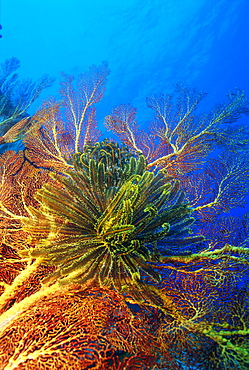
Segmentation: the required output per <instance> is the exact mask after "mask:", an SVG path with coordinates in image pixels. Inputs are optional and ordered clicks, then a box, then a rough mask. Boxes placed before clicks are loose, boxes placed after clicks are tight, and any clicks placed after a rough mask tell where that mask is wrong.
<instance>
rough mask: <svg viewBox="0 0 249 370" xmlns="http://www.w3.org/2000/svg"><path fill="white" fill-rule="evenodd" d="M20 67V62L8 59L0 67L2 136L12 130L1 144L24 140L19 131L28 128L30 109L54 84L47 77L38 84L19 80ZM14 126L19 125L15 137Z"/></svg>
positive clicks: (0, 121) (0, 131)
mask: <svg viewBox="0 0 249 370" xmlns="http://www.w3.org/2000/svg"><path fill="white" fill-rule="evenodd" d="M19 67H20V62H19V60H18V59H17V58H9V59H6V61H5V62H4V63H2V64H1V65H0V135H1V136H4V135H5V134H7V133H8V131H9V130H12V131H11V132H10V134H9V136H8V135H5V137H4V138H3V139H2V138H0V140H1V141H0V143H2V142H12V141H15V140H18V139H20V138H22V135H21V136H20V133H18V131H20V128H22V132H23V131H24V130H25V126H26V125H27V126H28V119H27V117H28V116H29V115H28V114H27V110H28V108H29V107H30V106H31V104H32V103H33V102H34V101H35V100H36V99H37V98H38V97H39V95H40V93H41V92H42V90H44V89H45V88H47V87H49V86H51V84H52V82H53V79H52V78H51V77H48V76H47V75H44V76H43V77H42V78H41V79H40V80H38V81H37V82H32V81H31V80H30V79H26V80H19V79H18V75H17V73H16V70H17V69H18V68H19ZM19 121H21V123H20V122H19ZM14 125H17V126H16V135H13V131H14V130H13V126H14ZM8 139H10V141H8Z"/></svg>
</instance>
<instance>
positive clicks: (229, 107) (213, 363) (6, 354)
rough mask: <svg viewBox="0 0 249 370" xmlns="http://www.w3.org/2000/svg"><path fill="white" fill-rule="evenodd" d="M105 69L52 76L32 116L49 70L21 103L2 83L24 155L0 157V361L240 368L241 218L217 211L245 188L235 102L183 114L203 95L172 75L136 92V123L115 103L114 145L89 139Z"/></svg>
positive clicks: (130, 111)
mask: <svg viewBox="0 0 249 370" xmlns="http://www.w3.org/2000/svg"><path fill="white" fill-rule="evenodd" d="M8 66H9V67H8ZM17 66H18V63H17V61H16V60H15V59H13V60H12V62H10V61H8V62H6V64H5V65H4V66H3V71H4V68H5V69H6V73H5V74H4V73H3V74H2V75H3V78H2V85H1V86H9V89H10V86H11V84H10V82H9V81H10V75H11V73H13V72H14V71H15V70H16V68H17ZM7 67H8V68H7ZM8 71H9V72H8ZM7 72H8V73H7ZM108 73H109V71H108V68H107V65H106V64H105V63H103V64H102V65H100V66H99V67H98V66H92V67H90V68H89V70H88V71H87V72H86V73H83V74H82V75H80V76H79V78H78V79H77V80H76V84H74V79H73V78H72V77H70V76H66V75H63V76H62V78H63V81H62V84H61V94H62V100H61V101H60V102H56V101H53V100H50V101H48V102H46V103H44V104H43V106H42V107H41V108H40V109H39V110H38V111H37V113H36V114H35V115H34V116H32V117H25V115H26V110H27V108H28V107H29V105H30V104H31V103H32V101H33V100H34V98H35V97H36V96H37V95H36V94H34V91H36V92H37V94H38V93H39V92H40V91H41V89H42V88H43V87H45V86H47V83H48V81H49V80H48V79H46V82H44V83H43V84H42V83H41V82H40V83H38V84H35V85H32V86H33V87H32V88H31V90H32V91H31V90H30V91H31V93H30V97H29V98H27V99H26V100H25V99H24V101H23V102H22V106H23V107H25V109H24V110H23V109H21V108H20V107H21V105H16V104H14V99H13V98H11V99H10V96H11V94H7V90H6V89H4V88H3V87H2V89H1V94H2V95H1V104H2V105H1V107H2V116H1V117H3V119H2V121H3V122H4V123H3V126H2V127H3V136H4V135H6V136H5V140H9V141H8V142H11V141H15V140H16V138H18V139H20V138H22V140H23V150H21V151H19V152H18V153H16V152H14V151H7V152H6V153H3V154H2V155H1V156H0V188H1V191H0V226H1V227H0V231H1V234H0V235H1V247H0V252H1V258H0V268H1V273H0V293H1V300H0V369H5V370H12V369H20V370H21V369H28V370H32V369H34V370H35V369H88V368H89V369H90V368H91V369H95V370H97V369H99V370H101V369H106V370H107V369H108V370H122V369H123V370H124V369H130V370H133V369H148V370H150V369H151V370H152V369H154V370H156V369H158V370H159V369H176V370H178V369H179V370H181V369H204V370H205V369H206V370H209V369H218V370H221V369H222V370H223V369H226V370H229V369H232V368H235V369H247V368H248V366H249V343H248V339H249V311H248V287H247V285H248V284H247V282H248V272H249V271H248V270H249V248H248V229H249V222H248V220H249V218H248V214H245V215H244V217H242V218H239V217H233V216H232V215H230V214H229V215H228V216H226V214H225V212H229V211H230V210H232V209H234V208H236V207H242V206H243V205H244V204H245V202H246V195H247V194H248V187H249V175H248V174H249V170H248V169H249V163H248V159H247V157H248V155H247V151H248V139H247V137H248V130H247V128H245V127H243V126H239V125H236V126H235V122H236V121H237V120H238V118H239V117H240V115H241V114H244V113H248V100H247V98H246V97H245V94H244V92H243V91H240V90H237V91H236V92H235V93H230V94H229V96H228V102H227V103H225V104H220V105H218V106H216V107H215V108H214V109H213V111H212V112H211V113H209V114H197V113H196V109H197V107H198V105H199V103H200V102H201V100H202V99H203V98H204V96H205V94H204V93H202V92H198V91H197V90H195V89H193V88H190V87H186V86H184V85H178V86H177V89H176V96H177V97H176V98H175V96H173V95H162V96H157V97H156V96H155V97H151V98H149V99H148V100H147V102H148V106H149V107H150V108H152V109H153V111H154V112H155V117H154V119H153V121H152V123H151V126H150V128H149V130H148V131H147V132H145V131H142V130H141V129H140V128H139V127H138V125H137V123H136V120H135V115H136V110H135V109H134V108H133V107H131V106H130V105H121V106H119V107H116V108H114V110H113V111H112V112H111V114H110V115H109V116H107V117H106V119H105V124H106V125H107V127H108V128H109V129H111V130H113V131H114V132H115V134H116V135H117V136H118V137H119V139H120V140H121V143H120V144H118V143H115V142H114V141H112V140H107V139H106V140H104V141H98V138H99V131H98V129H97V122H96V118H95V110H96V108H95V104H96V103H98V102H99V101H100V99H101V98H102V97H103V94H104V90H105V86H106V77H107V75H108ZM15 78H16V77H15ZM30 86H31V85H30ZM20 104H21V102H20ZM14 105H15V107H16V108H15V112H16V116H14V113H13V112H14V110H13V109H14V108H13V107H14ZM7 108H8V109H7ZM12 108H13V109H12ZM6 112H7V113H8V114H7V113H6ZM10 112H12V113H11V114H10ZM6 117H9V118H11V120H10V121H8V122H10V123H11V125H10V126H8V127H7V126H6V122H5V121H6V119H7V120H8V119H9V118H6ZM228 127H229V128H228ZM6 138H7V139H6ZM3 142H4V141H3ZM217 148H218V149H219V150H222V151H223V152H222V153H220V156H219V157H215V155H216V152H217V150H216V151H214V150H215V149H217ZM241 149H242V150H243V152H242V150H241ZM210 158H211V159H210ZM210 161H211V163H209V162H210Z"/></svg>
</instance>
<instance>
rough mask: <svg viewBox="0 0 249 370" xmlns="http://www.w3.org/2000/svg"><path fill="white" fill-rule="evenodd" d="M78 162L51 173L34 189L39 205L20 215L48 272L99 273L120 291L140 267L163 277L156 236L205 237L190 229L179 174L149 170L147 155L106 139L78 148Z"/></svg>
mask: <svg viewBox="0 0 249 370" xmlns="http://www.w3.org/2000/svg"><path fill="white" fill-rule="evenodd" d="M74 167H75V169H74V170H70V171H66V172H65V173H64V175H58V174H53V175H52V178H53V179H54V181H55V184H46V185H44V186H43V187H42V189H40V190H39V191H38V192H37V194H36V196H35V197H36V199H37V200H38V201H39V202H40V204H41V207H40V208H39V209H36V208H29V213H30V217H28V218H24V219H23V225H24V226H23V228H24V230H25V231H26V232H28V233H29V234H30V235H31V236H32V243H35V245H36V246H35V247H34V248H31V249H29V250H27V251H25V250H24V251H22V252H21V254H22V256H25V255H29V256H31V257H33V258H34V257H36V258H41V259H42V260H43V261H45V262H46V263H48V264H51V265H54V266H56V270H55V272H54V273H52V274H50V275H49V277H48V278H47V280H49V281H51V280H54V279H60V281H61V282H62V283H69V282H70V283H80V284H83V283H85V282H86V281H88V280H92V279H94V280H98V281H99V283H100V284H102V285H108V286H114V287H115V288H117V289H118V290H120V291H122V290H125V289H127V287H129V286H130V285H133V284H134V285H135V286H138V287H139V286H142V281H141V272H143V273H145V274H147V275H149V276H151V277H152V278H153V279H154V280H155V281H159V280H160V274H159V273H158V272H157V271H156V269H155V268H154V267H153V265H152V264H151V262H158V261H159V260H160V254H162V255H163V250H162V249H161V250H160V251H159V250H158V248H157V245H156V243H157V241H158V240H160V241H162V243H164V244H166V245H167V244H168V245H169V244H175V245H177V244H182V245H184V243H185V244H190V243H192V242H194V241H200V240H201V237H198V236H197V237H190V236H189V235H188V231H189V228H190V226H191V224H192V223H193V222H194V218H193V217H190V214H191V212H192V210H191V209H190V208H189V207H188V205H187V203H186V202H184V193H183V192H182V191H180V190H179V186H178V182H177V181H173V182H172V181H171V180H170V178H169V177H165V175H163V174H162V173H160V172H158V173H156V174H153V173H152V172H148V171H146V169H145V168H146V162H145V158H144V156H142V155H141V156H139V158H137V159H136V158H135V157H134V156H131V154H130V153H129V152H128V151H127V149H125V148H122V147H119V146H117V145H115V144H114V143H110V142H102V143H97V144H96V145H88V146H86V147H85V150H84V152H83V153H81V154H77V155H75V157H74ZM178 235H179V237H178ZM179 239H181V242H180V241H179ZM165 252H166V253H167V251H165ZM179 253H181V251H179Z"/></svg>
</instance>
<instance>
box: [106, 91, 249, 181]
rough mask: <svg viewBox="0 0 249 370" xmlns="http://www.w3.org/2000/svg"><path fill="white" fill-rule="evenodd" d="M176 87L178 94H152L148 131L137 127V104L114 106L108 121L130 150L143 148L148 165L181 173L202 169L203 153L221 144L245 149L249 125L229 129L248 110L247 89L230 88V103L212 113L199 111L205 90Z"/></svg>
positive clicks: (222, 105)
mask: <svg viewBox="0 0 249 370" xmlns="http://www.w3.org/2000/svg"><path fill="white" fill-rule="evenodd" d="M175 92H176V94H175V96H174V95H173V94H161V95H158V96H152V97H150V98H147V105H148V107H149V108H151V109H152V110H153V111H154V112H155V116H154V119H153V121H152V122H151V125H150V128H149V132H148V133H147V132H141V130H139V129H138V124H137V122H136V109H134V108H133V107H132V106H130V105H120V106H118V107H116V108H114V109H113V110H112V112H111V114H110V115H108V116H107V117H106V119H105V125H106V126H107V128H108V129H109V130H112V131H113V132H115V133H116V134H117V135H118V137H119V138H120V139H121V140H122V141H123V142H125V143H126V144H127V145H128V146H129V147H130V148H131V150H133V151H135V152H137V153H143V154H144V155H145V156H146V158H147V159H148V168H150V169H152V168H155V167H156V168H164V169H166V170H167V172H168V173H170V174H171V175H173V176H174V177H177V178H181V177H183V176H184V175H186V174H188V173H190V172H192V171H194V170H196V169H199V168H201V167H202V165H203V163H204V158H205V157H206V156H207V155H208V154H209V153H210V152H211V151H212V150H213V148H214V147H215V146H217V144H219V145H222V146H225V147H226V149H228V150H237V149H235V148H236V146H239V148H240V149H241V148H242V147H244V148H246V146H247V145H248V139H247V137H248V129H247V128H245V127H243V128H242V127H240V128H238V127H236V129H234V127H232V128H229V130H228V129H227V126H225V125H227V124H228V123H229V124H230V123H233V122H235V121H236V120H237V119H238V118H239V117H240V115H241V114H242V113H248V108H247V106H248V99H247V97H246V96H245V92H244V91H242V90H239V89H237V90H236V92H235V93H232V92H230V93H229V94H228V102H227V103H225V104H219V105H217V106H216V107H215V108H214V109H213V110H212V111H211V112H210V113H209V114H197V113H196V109H197V107H198V105H199V103H200V102H201V100H202V99H203V98H204V97H205V95H206V94H205V93H203V92H200V91H198V90H196V89H193V88H191V87H188V86H185V85H183V84H178V85H176V89H175ZM153 142H154V143H153Z"/></svg>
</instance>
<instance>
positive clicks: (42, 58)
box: [0, 0, 249, 212]
mask: <svg viewBox="0 0 249 370" xmlns="http://www.w3.org/2000/svg"><path fill="white" fill-rule="evenodd" d="M0 23H1V24H2V26H3V29H2V30H1V32H2V36H3V37H2V39H0V62H3V61H4V60H5V59H6V58H10V57H12V56H15V57H17V58H18V59H20V61H21V69H20V76H21V77H32V78H33V79H37V78H39V77H40V76H41V75H43V74H50V75H51V76H54V77H58V72H60V71H64V72H66V73H68V74H72V75H78V74H79V73H81V72H83V71H85V70H86V69H87V67H88V66H89V65H91V64H93V63H94V64H100V63H101V61H103V60H106V61H108V63H109V67H110V70H111V74H110V76H109V78H108V87H107V91H106V94H105V97H104V99H103V101H102V102H101V103H99V104H98V121H99V125H100V128H102V129H103V125H102V123H103V120H104V117H105V116H106V115H107V114H109V113H110V111H111V109H112V108H113V107H114V106H116V105H119V104H122V103H131V104H132V105H134V106H136V107H137V108H138V122H139V124H140V125H141V126H142V127H146V126H147V125H148V122H149V121H150V119H151V116H152V112H151V111H150V110H149V109H148V108H147V107H146V103H145V98H146V97H147V96H151V95H152V94H154V93H167V92H171V91H172V85H173V84H175V83H176V82H185V83H187V84H190V85H192V86H195V87H197V88H198V89H200V90H202V91H205V92H208V93H209V94H208V96H207V98H206V99H205V100H204V101H203V103H202V109H203V111H207V110H208V109H210V108H212V107H213V106H214V105H215V104H216V103H217V102H223V101H225V97H226V93H227V92H228V91H230V90H233V89H234V88H235V87H238V88H241V89H244V90H245V91H246V92H247V94H248V96H249V72H248V68H249V43H248V38H249V36H248V35H249V0H125V1H124V0H22V1H20V0H1V19H0ZM57 90H58V79H57V82H56V83H55V84H54V85H53V87H51V88H50V89H48V90H46V91H44V92H43V94H42V96H41V99H45V98H46V97H48V96H49V95H55V96H57V97H59V96H58V94H57ZM41 99H40V101H37V102H36V103H35V104H34V105H33V107H32V109H30V111H29V113H34V112H35V110H36V109H37V108H38V106H39V105H40V103H41ZM240 123H244V124H247V125H248V124H249V119H248V117H242V118H241V120H240ZM107 135H110V134H108V133H107V132H104V136H107ZM243 212H244V211H243Z"/></svg>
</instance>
